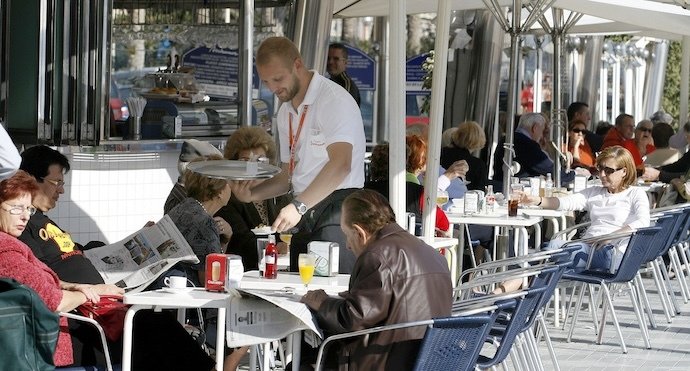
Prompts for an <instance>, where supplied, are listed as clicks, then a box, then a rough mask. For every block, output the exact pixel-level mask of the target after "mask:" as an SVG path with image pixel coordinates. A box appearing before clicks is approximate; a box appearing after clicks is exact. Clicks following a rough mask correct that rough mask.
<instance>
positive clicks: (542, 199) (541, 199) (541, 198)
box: [537, 196, 544, 206]
mask: <svg viewBox="0 0 690 371" xmlns="http://www.w3.org/2000/svg"><path fill="white" fill-rule="evenodd" d="M542 201H544V197H541V196H540V197H539V203H538V204H537V206H541V203H542Z"/></svg>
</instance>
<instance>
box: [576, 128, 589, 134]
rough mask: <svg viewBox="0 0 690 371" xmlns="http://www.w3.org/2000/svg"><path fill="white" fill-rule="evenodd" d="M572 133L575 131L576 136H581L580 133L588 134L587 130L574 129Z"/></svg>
mask: <svg viewBox="0 0 690 371" xmlns="http://www.w3.org/2000/svg"><path fill="white" fill-rule="evenodd" d="M572 131H573V133H575V134H580V133H584V132H586V131H587V130H585V129H573V130H572Z"/></svg>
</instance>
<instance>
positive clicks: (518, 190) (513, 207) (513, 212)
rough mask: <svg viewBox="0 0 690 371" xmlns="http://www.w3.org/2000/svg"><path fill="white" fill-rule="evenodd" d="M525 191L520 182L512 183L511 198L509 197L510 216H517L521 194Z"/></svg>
mask: <svg viewBox="0 0 690 371" xmlns="http://www.w3.org/2000/svg"><path fill="white" fill-rule="evenodd" d="M523 192H524V187H523V185H522V184H520V183H514V184H511V185H510V198H509V199H508V216H517V210H518V204H519V202H520V201H519V200H520V196H522V193H523Z"/></svg>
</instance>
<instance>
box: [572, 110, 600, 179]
mask: <svg viewBox="0 0 690 371" xmlns="http://www.w3.org/2000/svg"><path fill="white" fill-rule="evenodd" d="M586 132H587V124H585V122H584V121H581V120H574V121H571V122H570V124H569V125H568V152H570V153H571V154H572V155H573V165H572V166H573V167H584V168H587V169H591V168H593V167H594V153H593V152H592V147H590V146H589V143H587V140H586V139H585V134H586Z"/></svg>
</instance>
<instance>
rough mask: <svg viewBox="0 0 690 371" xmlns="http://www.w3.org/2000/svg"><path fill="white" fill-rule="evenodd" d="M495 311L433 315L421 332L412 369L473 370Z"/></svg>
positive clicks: (431, 370)
mask: <svg viewBox="0 0 690 371" xmlns="http://www.w3.org/2000/svg"><path fill="white" fill-rule="evenodd" d="M495 320H496V313H488V314H481V315H475V316H466V317H448V318H437V319H434V323H433V325H431V326H430V327H429V328H428V329H427V330H426V333H425V334H424V339H423V340H422V345H421V347H420V349H419V355H418V356H417V361H416V362H415V366H414V370H416V371H422V370H423V371H427V370H429V371H436V370H443V369H447V370H458V371H465V370H474V367H475V364H476V362H477V357H479V352H480V351H481V350H482V346H483V345H484V340H485V339H486V337H487V335H488V334H489V330H491V325H492V324H493V323H494V321H495Z"/></svg>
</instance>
